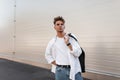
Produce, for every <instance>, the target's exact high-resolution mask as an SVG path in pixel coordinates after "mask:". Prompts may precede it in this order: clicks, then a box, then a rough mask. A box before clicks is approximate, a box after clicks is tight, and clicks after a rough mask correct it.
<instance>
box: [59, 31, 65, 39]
mask: <svg viewBox="0 0 120 80" xmlns="http://www.w3.org/2000/svg"><path fill="white" fill-rule="evenodd" d="M65 34H66V33H65V32H57V36H58V37H60V38H63V37H64V35H65Z"/></svg>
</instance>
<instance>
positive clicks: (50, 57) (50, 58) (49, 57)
mask: <svg viewBox="0 0 120 80" xmlns="http://www.w3.org/2000/svg"><path fill="white" fill-rule="evenodd" d="M51 48H52V42H51V41H50V42H49V43H48V45H47V48H46V51H45V58H46V60H47V61H48V63H49V64H51V62H53V61H54V58H53V55H52V49H51Z"/></svg>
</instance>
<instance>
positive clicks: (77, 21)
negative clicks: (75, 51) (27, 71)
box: [0, 0, 120, 77]
mask: <svg viewBox="0 0 120 80" xmlns="http://www.w3.org/2000/svg"><path fill="white" fill-rule="evenodd" d="M15 5H16V6H15ZM119 9H120V1H119V0H88V1H83V0H75V1H73V0H59V1H57V0H52V1H51V0H50V1H48V0H0V56H1V57H2V56H7V57H11V58H16V59H20V60H27V61H33V62H37V63H41V64H47V62H46V60H45V58H44V52H45V47H46V45H47V43H48V41H49V40H50V39H51V38H52V37H53V36H54V35H55V31H54V28H53V24H52V22H53V18H54V17H55V16H58V15H60V16H63V17H64V18H65V20H66V31H69V32H72V33H74V34H76V36H77V37H78V39H79V42H80V44H81V46H82V47H83V48H84V50H85V52H86V68H87V71H90V72H96V73H102V74H108V75H112V76H118V77H120V32H119V31H120V22H119V21H120V10H119ZM14 52H15V53H14Z"/></svg>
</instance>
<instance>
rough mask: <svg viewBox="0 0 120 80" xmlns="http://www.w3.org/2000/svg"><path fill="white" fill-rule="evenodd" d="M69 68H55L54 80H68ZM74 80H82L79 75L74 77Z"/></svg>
mask: <svg viewBox="0 0 120 80" xmlns="http://www.w3.org/2000/svg"><path fill="white" fill-rule="evenodd" d="M69 76H70V68H63V67H58V66H57V67H56V72H55V80H70V79H69ZM75 80H83V78H82V76H81V73H80V72H78V73H77V74H76V75H75Z"/></svg>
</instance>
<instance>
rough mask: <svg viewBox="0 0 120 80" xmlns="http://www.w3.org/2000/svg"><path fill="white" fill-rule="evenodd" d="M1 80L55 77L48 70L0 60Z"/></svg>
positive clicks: (40, 79)
mask: <svg viewBox="0 0 120 80" xmlns="http://www.w3.org/2000/svg"><path fill="white" fill-rule="evenodd" d="M0 80H54V75H53V74H52V73H51V72H50V70H48V69H44V68H40V67H36V66H32V65H28V64H23V63H18V62H14V61H10V60H6V59H1V58H0ZM84 80H91V79H87V78H84Z"/></svg>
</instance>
